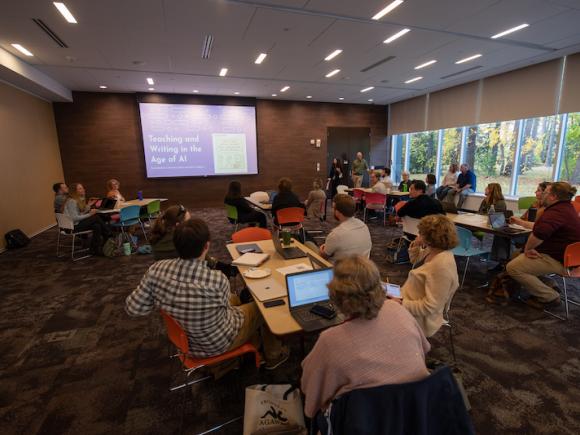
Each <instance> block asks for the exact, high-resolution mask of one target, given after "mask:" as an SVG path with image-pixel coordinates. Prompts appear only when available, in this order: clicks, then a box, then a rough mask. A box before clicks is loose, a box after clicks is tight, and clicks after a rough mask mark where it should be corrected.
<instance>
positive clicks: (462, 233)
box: [455, 225, 473, 251]
mask: <svg viewBox="0 0 580 435" xmlns="http://www.w3.org/2000/svg"><path fill="white" fill-rule="evenodd" d="M455 229H457V236H458V237H459V247H461V248H463V249H465V250H466V251H469V249H470V248H471V239H472V238H473V234H472V233H471V231H469V230H468V229H467V228H463V227H460V226H457V225H456V226H455Z"/></svg>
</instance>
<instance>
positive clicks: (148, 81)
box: [147, 77, 155, 85]
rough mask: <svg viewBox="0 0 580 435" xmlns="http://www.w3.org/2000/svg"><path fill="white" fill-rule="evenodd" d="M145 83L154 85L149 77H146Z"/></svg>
mask: <svg viewBox="0 0 580 435" xmlns="http://www.w3.org/2000/svg"><path fill="white" fill-rule="evenodd" d="M147 83H148V84H150V85H154V84H155V82H154V81H153V79H152V78H151V77H147Z"/></svg>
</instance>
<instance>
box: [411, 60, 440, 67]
mask: <svg viewBox="0 0 580 435" xmlns="http://www.w3.org/2000/svg"><path fill="white" fill-rule="evenodd" d="M436 62H437V61H436V60H435V59H433V60H430V61H429V62H425V63H422V64H421V65H417V66H416V67H415V69H422V68H425V67H428V66H429V65H433V64H434V63H436Z"/></svg>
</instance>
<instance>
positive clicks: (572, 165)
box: [558, 113, 580, 186]
mask: <svg viewBox="0 0 580 435" xmlns="http://www.w3.org/2000/svg"><path fill="white" fill-rule="evenodd" d="M558 180H560V181H567V182H568V183H570V184H572V185H573V186H578V185H579V184H580V113H570V114H569V115H568V125H567V128H566V137H565V142H564V149H563V150H562V160H561V163H560V174H559V177H558Z"/></svg>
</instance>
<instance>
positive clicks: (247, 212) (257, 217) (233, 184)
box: [224, 181, 268, 228]
mask: <svg viewBox="0 0 580 435" xmlns="http://www.w3.org/2000/svg"><path fill="white" fill-rule="evenodd" d="M224 203H225V204H227V205H231V206H233V207H235V208H236V209H237V210H238V222H239V223H250V222H257V223H258V225H260V227H262V228H266V227H267V226H268V222H267V219H266V215H265V214H264V213H260V212H259V211H258V210H254V209H253V208H252V207H250V204H248V201H246V199H245V198H244V196H243V195H242V184H241V183H240V182H239V181H230V184H229V186H228V193H227V194H226V197H225V199H224Z"/></svg>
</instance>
